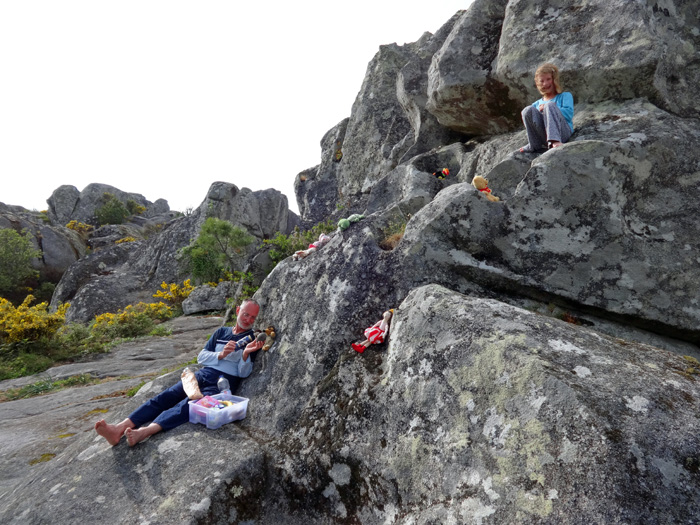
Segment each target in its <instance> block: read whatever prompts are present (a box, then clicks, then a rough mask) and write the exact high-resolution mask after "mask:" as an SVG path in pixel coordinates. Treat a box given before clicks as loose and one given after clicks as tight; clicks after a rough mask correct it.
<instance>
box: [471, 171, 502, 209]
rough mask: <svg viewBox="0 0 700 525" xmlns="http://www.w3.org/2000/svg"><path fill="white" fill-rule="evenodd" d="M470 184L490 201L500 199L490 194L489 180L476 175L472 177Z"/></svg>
mask: <svg viewBox="0 0 700 525" xmlns="http://www.w3.org/2000/svg"><path fill="white" fill-rule="evenodd" d="M472 186H474V187H475V188H476V189H477V190H479V192H481V193H483V194H484V195H485V196H486V198H487V199H488V200H490V201H491V202H498V201H500V200H501V199H499V198H498V197H496V196H495V195H491V190H490V189H489V181H488V180H487V179H485V178H484V177H482V176H481V175H477V176H476V177H474V178H473V179H472Z"/></svg>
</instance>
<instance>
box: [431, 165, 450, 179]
mask: <svg viewBox="0 0 700 525" xmlns="http://www.w3.org/2000/svg"><path fill="white" fill-rule="evenodd" d="M449 174H450V170H449V169H447V168H442V171H436V172H435V173H433V175H434V176H435V178H436V179H440V180H442V179H444V178H445V177H447V176H448V175H449Z"/></svg>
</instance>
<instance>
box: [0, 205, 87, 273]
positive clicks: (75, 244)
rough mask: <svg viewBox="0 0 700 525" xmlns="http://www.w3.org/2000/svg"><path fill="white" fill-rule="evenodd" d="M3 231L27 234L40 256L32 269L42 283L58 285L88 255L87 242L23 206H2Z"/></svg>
mask: <svg viewBox="0 0 700 525" xmlns="http://www.w3.org/2000/svg"><path fill="white" fill-rule="evenodd" d="M0 228H8V229H12V230H15V231H16V232H17V233H20V234H22V233H23V232H28V233H29V234H30V236H31V239H32V242H33V244H34V247H35V248H37V249H38V250H40V251H41V255H40V256H39V257H38V258H36V259H34V260H33V262H32V265H33V266H34V268H35V269H36V270H38V271H39V276H40V279H41V280H42V281H50V282H53V283H57V282H58V281H59V279H60V278H61V276H62V275H63V273H64V272H65V271H66V270H67V269H68V268H69V267H70V265H71V264H73V263H74V262H76V261H77V260H78V259H80V258H81V257H82V256H84V255H85V254H86V252H87V244H86V242H85V239H84V238H83V237H81V236H80V235H79V234H78V233H77V232H76V231H74V230H70V229H68V228H66V227H64V226H58V225H50V224H48V223H47V220H46V215H45V214H43V213H37V212H30V211H28V210H26V209H24V208H22V207H21V206H7V205H5V204H2V203H0Z"/></svg>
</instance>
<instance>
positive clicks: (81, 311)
mask: <svg viewBox="0 0 700 525" xmlns="http://www.w3.org/2000/svg"><path fill="white" fill-rule="evenodd" d="M208 217H217V218H220V219H223V220H228V221H230V222H232V223H234V224H236V225H239V226H241V227H243V228H244V229H246V231H248V232H249V233H250V234H252V235H253V236H254V237H255V239H256V242H254V243H253V245H251V247H250V249H249V253H248V255H247V256H246V257H243V258H242V259H241V267H240V268H238V270H244V269H245V267H246V266H248V265H249V261H251V260H254V261H256V263H257V264H252V263H251V264H250V266H251V268H249V269H250V270H254V274H255V275H256V277H257V279H258V281H257V282H258V283H259V282H260V280H262V278H263V276H264V275H265V274H266V273H267V268H265V271H264V272H262V271H260V269H259V268H258V267H257V266H258V265H259V264H260V263H261V262H262V261H264V260H265V259H264V257H262V256H260V254H259V253H258V252H259V251H260V250H259V249H258V248H259V247H260V244H261V242H262V240H263V239H266V238H270V237H273V236H274V233H275V232H277V231H280V232H283V233H288V232H289V230H290V228H293V227H294V226H295V225H296V224H297V220H298V219H297V216H296V215H295V214H294V213H293V212H290V211H289V209H288V207H287V199H286V197H285V196H284V195H282V194H281V193H280V192H279V191H277V190H263V191H256V192H253V191H251V190H249V189H247V188H243V189H241V190H239V189H238V188H237V187H236V186H234V185H233V184H229V183H224V182H215V183H214V184H212V186H211V188H210V190H209V192H208V194H207V196H206V198H205V199H204V201H203V202H202V204H201V205H200V207H199V208H198V209H197V210H195V212H193V213H192V214H191V215H190V216H187V217H184V216H183V217H180V218H177V219H174V220H172V221H170V222H168V223H167V224H165V225H163V226H162V227H161V228H159V229H157V230H156V231H154V232H153V234H152V235H151V236H150V237H149V238H148V239H145V240H141V241H138V242H127V243H121V244H117V245H114V244H108V243H107V244H105V245H104V247H103V248H101V249H100V250H98V251H96V252H95V253H94V254H92V255H90V256H89V257H86V258H84V259H83V260H80V261H78V262H77V263H76V264H74V265H73V266H71V268H70V269H69V271H68V272H66V274H65V275H64V277H63V279H62V280H61V281H60V282H59V285H58V286H57V288H56V291H55V292H54V295H53V297H52V300H51V308H53V309H55V308H57V307H58V305H59V304H61V303H64V302H70V303H71V308H69V309H68V311H67V314H66V319H67V320H69V321H74V322H88V321H90V320H91V319H93V317H94V316H95V315H99V314H101V313H104V312H115V311H116V310H118V309H119V308H124V307H125V306H127V305H129V304H136V303H138V302H141V301H143V302H153V301H154V299H153V294H154V293H155V292H156V291H158V290H159V286H160V284H161V283H163V282H166V283H181V282H182V281H183V280H185V279H187V278H188V277H189V275H188V274H187V271H186V268H185V266H184V262H183V261H182V259H181V257H180V251H181V250H182V248H184V247H185V246H188V245H189V244H190V243H191V242H192V241H194V239H196V237H197V235H198V233H199V230H200V228H201V226H202V224H203V223H204V221H205V220H206V218H208ZM124 228H125V225H120V226H106V227H103V228H100V230H103V233H104V235H106V236H107V237H106V238H108V239H111V238H114V237H118V236H119V235H121V234H122V233H124V231H123V230H124ZM110 235H111V236H110ZM268 262H269V260H268ZM225 299H226V298H223V300H224V301H225ZM193 311H201V310H193Z"/></svg>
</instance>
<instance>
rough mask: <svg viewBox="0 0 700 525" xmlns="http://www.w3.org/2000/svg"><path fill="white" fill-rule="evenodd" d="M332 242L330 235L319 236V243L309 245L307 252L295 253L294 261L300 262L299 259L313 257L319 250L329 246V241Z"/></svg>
mask: <svg viewBox="0 0 700 525" xmlns="http://www.w3.org/2000/svg"><path fill="white" fill-rule="evenodd" d="M330 240H331V238H330V237H329V236H328V235H326V234H325V233H322V234H321V235H319V237H318V240H317V241H315V242H312V243H311V244H309V248H308V249H307V250H299V251H297V252H294V255H292V259H294V260H295V261H298V260H299V259H303V258H305V257H307V256H309V255H311V254H312V253H314V252H315V251H316V250H318V249H319V248H321V247H322V246H325V245H326V244H328V241H330Z"/></svg>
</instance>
